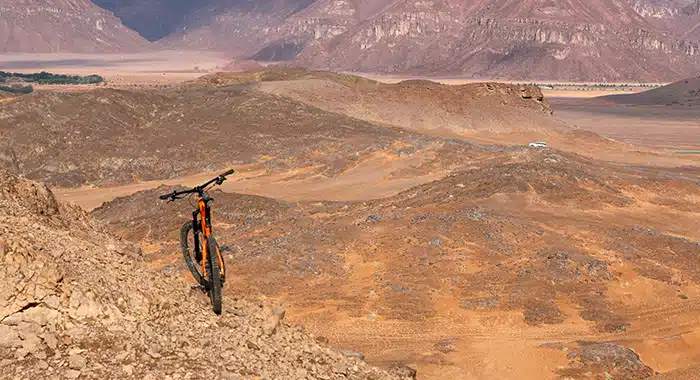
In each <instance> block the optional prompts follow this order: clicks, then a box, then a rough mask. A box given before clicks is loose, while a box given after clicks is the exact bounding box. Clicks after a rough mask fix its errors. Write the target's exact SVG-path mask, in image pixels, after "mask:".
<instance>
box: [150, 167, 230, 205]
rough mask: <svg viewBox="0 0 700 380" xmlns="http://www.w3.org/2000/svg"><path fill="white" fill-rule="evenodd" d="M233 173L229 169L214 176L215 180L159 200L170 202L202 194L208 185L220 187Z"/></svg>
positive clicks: (175, 192) (161, 197) (164, 195)
mask: <svg viewBox="0 0 700 380" xmlns="http://www.w3.org/2000/svg"><path fill="white" fill-rule="evenodd" d="M235 172H236V171H235V170H233V169H230V170H228V171H226V172H225V173H222V174H220V175H218V176H216V178H213V179H211V180H209V181H207V182H205V183H203V184H201V185H199V186H195V187H193V188H191V189H189V190H183V191H176V190H175V191H173V192H172V193H168V194H163V195H161V196H160V197H159V198H160V199H162V200H164V201H165V200H168V199H169V200H170V201H175V200H177V199H180V198H178V197H179V196H180V195H186V194H193V193H198V194H202V193H203V192H204V190H205V189H206V188H207V187H209V185H211V184H213V183H216V184H217V185H221V184H222V183H224V181H226V177H228V176H230V175H231V174H233V173H235Z"/></svg>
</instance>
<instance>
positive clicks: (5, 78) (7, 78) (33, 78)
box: [0, 71, 104, 84]
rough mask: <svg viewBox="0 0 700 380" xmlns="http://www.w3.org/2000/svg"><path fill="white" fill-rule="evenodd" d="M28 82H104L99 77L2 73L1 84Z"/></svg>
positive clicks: (42, 73)
mask: <svg viewBox="0 0 700 380" xmlns="http://www.w3.org/2000/svg"><path fill="white" fill-rule="evenodd" d="M14 81H17V82H26V83H36V84H98V83H102V82H104V78H103V77H101V76H99V75H87V76H80V75H63V74H53V73H47V72H46V71H42V72H40V73H33V74H22V73H9V72H5V71H0V83H8V82H14Z"/></svg>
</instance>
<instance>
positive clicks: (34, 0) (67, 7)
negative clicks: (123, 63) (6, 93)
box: [0, 0, 148, 53]
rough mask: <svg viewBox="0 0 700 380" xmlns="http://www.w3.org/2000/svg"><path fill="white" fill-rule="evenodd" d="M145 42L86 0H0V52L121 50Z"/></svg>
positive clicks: (139, 46)
mask: <svg viewBox="0 0 700 380" xmlns="http://www.w3.org/2000/svg"><path fill="white" fill-rule="evenodd" d="M147 44H148V43H147V42H146V40H144V39H143V37H141V36H139V35H138V34H137V33H136V32H134V31H132V30H130V29H128V28H126V27H124V26H123V25H122V23H121V22H120V21H119V19H118V18H116V17H114V15H113V14H111V13H109V12H107V11H105V10H104V9H102V8H100V7H98V6H96V5H95V4H93V3H92V2H91V1H89V0H0V52H29V53H53V52H76V53H83V52H84V53H87V52H123V51H131V50H139V49H143V48H145V47H146V46H147Z"/></svg>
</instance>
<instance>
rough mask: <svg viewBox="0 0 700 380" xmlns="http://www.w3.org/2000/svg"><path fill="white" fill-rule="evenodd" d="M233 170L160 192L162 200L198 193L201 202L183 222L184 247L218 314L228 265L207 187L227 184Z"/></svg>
mask: <svg viewBox="0 0 700 380" xmlns="http://www.w3.org/2000/svg"><path fill="white" fill-rule="evenodd" d="M233 173H234V170H233V169H231V170H229V171H227V172H226V173H223V174H221V175H219V176H217V177H216V178H213V179H211V180H209V181H207V182H205V183H203V184H201V185H199V186H195V187H193V188H191V189H189V190H183V191H177V190H174V191H173V192H172V193H169V194H164V195H161V196H160V199H162V200H167V201H169V202H174V201H176V200H179V199H183V198H185V197H188V196H191V195H193V194H196V195H197V206H196V209H195V210H194V211H193V212H192V220H191V221H188V222H186V223H185V224H183V225H182V228H181V229H180V248H181V249H182V255H183V256H184V257H185V264H187V268H188V269H189V270H190V272H191V273H192V276H193V277H194V278H195V280H196V281H197V283H198V284H199V286H200V287H202V289H204V290H205V291H206V292H207V293H208V295H209V299H210V300H211V304H212V308H213V309H214V313H216V314H221V288H222V286H223V283H224V282H225V281H226V265H225V263H224V257H223V255H222V254H221V249H220V248H219V244H217V242H216V238H214V232H213V231H212V224H211V208H210V206H209V204H210V203H211V202H212V201H213V200H214V199H213V198H211V197H210V196H209V194H207V190H209V188H210V187H211V186H214V185H221V184H223V183H224V182H225V181H226V177H228V176H230V175H232V174H233ZM193 206H194V205H193ZM190 243H191V244H190ZM190 246H192V248H193V249H192V250H190Z"/></svg>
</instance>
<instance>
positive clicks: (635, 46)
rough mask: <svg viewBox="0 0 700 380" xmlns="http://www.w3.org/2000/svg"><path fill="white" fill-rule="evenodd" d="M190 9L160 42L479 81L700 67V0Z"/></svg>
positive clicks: (375, 0) (337, 0) (639, 77)
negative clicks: (461, 77) (484, 79)
mask: <svg viewBox="0 0 700 380" xmlns="http://www.w3.org/2000/svg"><path fill="white" fill-rule="evenodd" d="M101 1H102V2H111V3H119V2H120V1H119V0H101ZM130 2H132V3H133V1H121V3H130ZM142 3H143V4H146V3H148V4H151V5H153V4H156V5H157V4H161V3H162V2H159V1H156V0H152V1H145V2H142ZM115 9H116V13H117V14H119V13H120V9H121V10H122V11H123V9H124V7H122V8H115ZM156 9H157V7H155V8H152V12H155V13H157V14H161V13H167V12H168V11H167V10H162V11H157V10H156ZM190 11H191V13H190V14H188V15H185V16H184V17H183V18H182V20H181V23H180V24H179V25H178V26H177V27H174V28H172V29H173V32H172V33H170V34H168V35H167V36H165V37H164V38H163V39H161V40H160V41H159V42H158V43H159V44H160V46H162V47H168V48H187V49H213V50H220V51H226V52H229V53H230V54H232V55H233V56H235V57H237V58H254V59H256V60H260V61H289V62H293V64H300V65H304V66H309V67H313V68H319V69H331V70H347V71H360V72H378V73H394V74H403V73H408V74H425V75H455V76H463V77H464V76H466V77H475V78H503V79H506V78H507V79H534V80H538V79H546V80H567V81H601V82H605V81H608V82H609V81H670V80H677V79H680V78H682V77H688V76H692V75H693V74H694V73H696V72H697V71H698V70H699V69H700V47H699V45H700V43H699V40H700V0H590V1H586V2H581V1H577V0H562V1H552V0H468V1H453V0H432V1H422V2H416V1H407V0H259V1H256V2H249V1H245V0H206V1H203V2H200V3H199V5H198V6H197V8H196V9H191V10H190Z"/></svg>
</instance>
